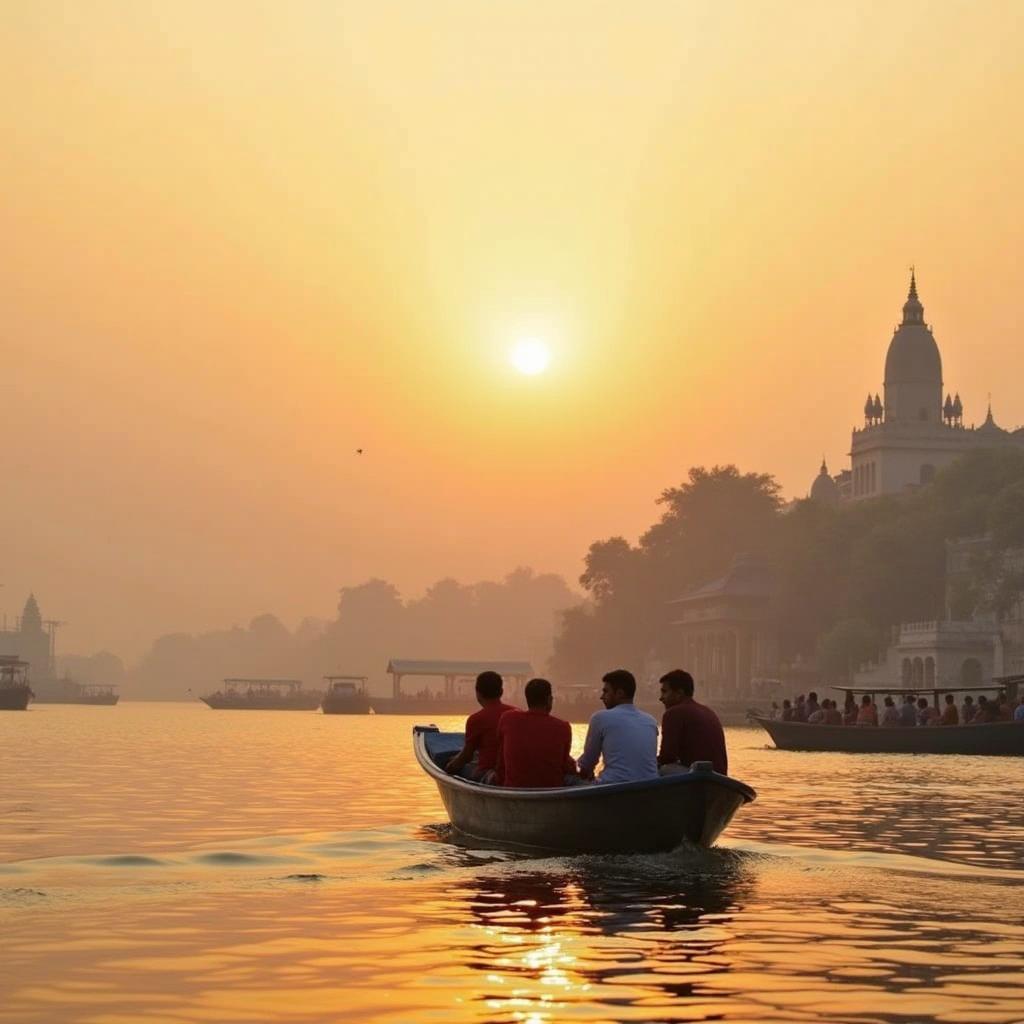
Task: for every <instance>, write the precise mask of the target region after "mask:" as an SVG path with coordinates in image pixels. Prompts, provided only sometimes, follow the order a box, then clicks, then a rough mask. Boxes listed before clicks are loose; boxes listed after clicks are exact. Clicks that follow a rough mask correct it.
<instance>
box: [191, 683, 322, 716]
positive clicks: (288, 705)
mask: <svg viewBox="0 0 1024 1024" xmlns="http://www.w3.org/2000/svg"><path fill="white" fill-rule="evenodd" d="M323 696H324V695H323V693H322V692H321V691H320V690H303V688H302V682H301V681H300V680H298V679H225V680H224V689H223V690H218V691H217V692H216V693H211V694H208V695H207V696H205V697H200V698H199V699H200V700H201V701H202V702H203V703H204V704H208V705H209V706H210V707H211V708H214V709H216V710H218V711H220V710H231V711H314V710H316V708H318V707H319V706H320V701H321V700H323Z"/></svg>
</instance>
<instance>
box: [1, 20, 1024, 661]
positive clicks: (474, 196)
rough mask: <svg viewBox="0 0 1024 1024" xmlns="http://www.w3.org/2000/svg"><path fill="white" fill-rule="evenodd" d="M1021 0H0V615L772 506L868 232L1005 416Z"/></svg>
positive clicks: (838, 346)
mask: <svg viewBox="0 0 1024 1024" xmlns="http://www.w3.org/2000/svg"><path fill="white" fill-rule="evenodd" d="M1021 12H1022V8H1021V4H1020V3H1019V2H1008V3H977V2H969V3H967V2H965V3H956V2H952V0H942V2H931V3H913V2H907V3H884V4H883V3H866V2H865V3H847V4H838V3H820V2H811V3H776V4H767V3H756V2H753V0H751V2H745V3H733V4H729V3H722V2H720V0H715V2H712V3H686V2H682V0H677V2H671V3H656V2H650V0H648V2H644V3H641V4H625V3H620V2H615V3H597V2H595V0H583V2H554V3H552V2H549V0H543V2H541V0H537V2H532V0H531V2H527V0H515V2H503V0H461V2H441V0H429V2H427V0H423V2H412V0H409V2H404V3H397V2H395V3H381V2H379V0H373V2H369V0H368V2H365V3H340V2H335V0H332V2H322V3H321V2H289V3H284V2H279V3H254V2H239V3H229V2H226V0H217V2H213V3H211V2H209V0H203V2H195V3H193V2H183V0H167V2H164V3H159V4H152V3H143V2H141V0H139V2H125V3H105V2H102V0H89V2H74V0H73V2H67V3H53V2H46V0H25V2H13V0H3V2H2V3H0V25H2V38H0V47H2V49H0V95H2V97H3V98H2V100H0V103H2V104H3V106H4V111H3V122H2V123H3V125H4V143H3V153H4V155H3V158H2V160H0V186H2V187H0V228H2V232H3V246H2V248H0V253H2V256H0V259H2V260H3V268H2V270H3V272H2V274H0V314H2V315H0V325H2V334H0V337H2V344H3V351H2V361H0V367H2V376H0V382H2V386H3V396H4V401H3V422H4V435H5V436H4V442H5V443H4V445H3V456H2V465H3V474H4V480H5V484H6V486H5V488H4V501H3V505H2V525H3V537H4V544H3V550H2V553H0V582H2V583H3V584H4V589H3V590H2V591H0V606H2V607H3V609H4V610H6V611H7V613H8V614H13V613H17V612H18V611H20V607H21V604H22V602H23V600H24V597H25V595H26V593H27V592H28V590H29V589H30V588H31V589H34V590H35V591H36V593H37V595H38V596H39V599H40V601H41V604H42V608H43V612H44V614H45V615H50V616H54V617H57V618H61V619H66V620H67V621H68V623H69V625H68V626H66V627H65V629H64V632H63V633H62V635H61V647H62V648H63V649H64V650H66V651H68V650H77V651H82V652H87V651H89V650H93V649H95V648H98V647H101V646H106V647H111V648H113V649H115V650H117V651H119V652H122V653H124V654H126V655H128V656H133V655H135V654H137V653H138V652H139V651H140V650H141V649H142V648H143V647H144V646H145V644H146V643H148V641H149V640H150V639H151V638H152V637H153V636H154V635H155V634H156V633H159V632H165V631H170V630H179V629H184V630H196V629H205V628H212V627H216V626H226V625H230V624H232V623H235V622H245V621H247V620H248V618H249V617H250V616H251V615H253V614H256V613H258V612H262V611H265V610H271V611H275V612H277V613H278V614H280V615H282V616H283V617H284V618H285V620H286V621H289V622H290V623H294V621H295V619H296V618H297V617H298V616H300V615H303V614H308V613H312V614H320V615H324V616H327V615H330V614H331V613H332V611H333V607H334V603H335V600H336V590H337V588H338V587H339V586H342V585H345V584H349V583H355V582H358V581H361V580H362V579H364V578H366V577H368V576H371V575H379V576H384V577H386V578H388V579H390V580H393V581H394V582H395V583H397V584H398V585H399V586H400V587H402V588H403V589H404V590H406V591H407V592H409V593H413V592H416V591H417V590H419V589H421V588H422V587H423V586H424V585H425V584H427V583H429V582H430V581H431V580H433V579H435V578H437V577H439V576H443V575H447V574H454V575H456V576H457V577H459V578H462V579H464V580H471V579H478V578H483V577H495V576H500V575H502V574H504V573H505V572H506V571H508V570H509V569H511V568H513V567H515V566H516V565H517V564H529V565H532V566H534V567H535V568H537V569H538V570H555V571H558V572H562V573H565V574H566V575H567V576H569V577H570V578H575V576H577V575H578V573H579V571H580V560H581V556H582V555H583V553H584V552H585V550H586V547H587V545H588V544H589V542H590V541H591V540H593V539H596V538H599V537H603V536H607V535H610V534H614V533H623V534H625V535H626V536H628V537H631V538H634V537H635V536H636V534H637V533H638V532H639V531H640V530H642V529H643V528H644V527H645V526H647V525H648V524H649V523H650V522H651V521H652V520H653V518H654V517H655V516H656V514H657V510H656V508H655V506H654V504H653V501H654V498H655V497H656V496H657V495H658V493H659V492H660V490H661V489H662V488H664V487H666V486H669V485H671V484H674V483H677V482H679V481H680V480H681V479H682V477H683V476H684V474H685V472H686V469H687V468H688V467H689V466H690V465H693V464H695V463H705V464H711V463H714V462H725V461H731V462H736V463H738V464H739V465H740V466H741V467H742V468H743V469H757V470H763V471H771V472H774V473H776V474H777V476H778V477H779V479H780V481H781V482H782V484H783V486H784V489H785V491H786V493H787V495H801V496H802V495H804V494H805V493H806V491H807V488H808V486H809V484H810V481H811V479H812V478H813V476H814V474H815V472H816V470H817V466H818V463H819V462H820V459H821V456H822V453H825V454H826V455H827V456H828V458H829V465H830V466H831V467H832V468H833V469H838V468H840V466H841V465H842V463H843V460H844V455H845V453H846V452H847V451H848V444H849V430H850V427H851V426H852V425H853V424H854V423H856V422H859V420H860V409H861V407H862V405H863V400H864V395H865V393H866V392H867V391H868V390H869V389H870V390H871V391H875V390H878V391H881V384H882V381H881V377H882V364H883V359H884V356H885V349H886V345H887V344H888V341H889V338H890V336H891V333H892V328H893V325H894V323H895V322H896V321H897V319H898V317H899V311H900V306H901V305H902V302H903V300H904V297H905V292H906V282H907V267H908V265H909V264H910V263H912V262H913V263H916V265H917V268H918V282H919V286H920V292H921V297H922V300H923V302H924V304H925V311H926V317H927V319H928V320H929V321H930V322H931V323H932V324H933V325H934V328H935V334H936V338H937V340H938V342H939V345H940V348H941V350H942V355H943V361H944V371H945V379H946V381H947V386H948V387H949V388H950V390H953V389H958V390H959V391H960V394H961V396H962V397H963V400H964V403H965V406H966V413H967V420H968V422H970V421H971V420H977V421H978V422H980V421H981V419H982V418H983V417H984V411H985V410H984V406H985V401H986V396H987V393H988V392H989V391H991V392H992V393H993V404H994V408H995V412H996V416H997V419H998V420H999V421H1000V422H1001V423H1002V424H1003V425H1005V426H1015V425H1017V424H1018V423H1020V422H1021V421H1022V420H1024V394H1022V388H1021V384H1020V380H1021V377H1022V373H1021V371H1022V369H1024V366H1022V363H1024V360H1022V356H1021V340H1022V339H1021V328H1020V324H1021V320H1022V313H1024V298H1022V296H1024V271H1022V269H1021V267H1022V262H1021V243H1022V234H1024V145H1022V141H1021V131H1020V117H1021V109H1022V101H1024V29H1022V24H1024V19H1022V18H1021ZM522 336H539V337H541V338H542V339H544V340H545V341H546V343H547V344H548V345H549V346H550V348H551V351H552V355H553V359H552V364H551V367H550V369H549V371H548V372H547V373H545V374H542V375H539V376H536V377H527V376H523V375H520V374H518V373H517V372H516V371H515V370H514V369H512V368H511V367H510V366H509V364H508V361H507V351H508V349H509V348H510V347H511V345H512V344H513V343H514V342H515V340H516V339H517V338H519V337H522ZM358 447H362V448H364V449H365V454H364V455H363V456H358V455H356V454H355V453H354V450H355V449H356V448H358ZM397 653H403V652H397ZM404 653H410V654H415V652H404Z"/></svg>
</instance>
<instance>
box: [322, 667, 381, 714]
mask: <svg viewBox="0 0 1024 1024" xmlns="http://www.w3.org/2000/svg"><path fill="white" fill-rule="evenodd" d="M324 681H325V682H326V683H327V692H326V693H325V694H324V699H323V703H322V704H321V705H320V707H321V708H322V709H323V713H324V714H325V715H366V714H369V712H370V698H369V696H368V695H367V693H366V676H324Z"/></svg>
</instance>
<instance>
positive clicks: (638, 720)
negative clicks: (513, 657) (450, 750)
mask: <svg viewBox="0 0 1024 1024" xmlns="http://www.w3.org/2000/svg"><path fill="white" fill-rule="evenodd" d="M602 684H603V686H602V690H601V703H602V704H604V709H603V710H601V711H597V712H595V713H594V715H593V716H592V717H591V719H590V723H589V725H588V727H587V737H586V740H585V742H584V744H583V752H582V753H581V754H580V757H579V760H578V761H577V760H575V759H574V758H573V757H572V753H571V749H572V727H571V726H570V725H569V723H568V722H567V721H565V720H564V719H561V718H556V717H555V715H553V714H552V709H553V707H554V690H553V688H552V686H551V683H550V682H549V681H548V680H547V679H531V680H530V681H529V682H528V683H527V684H526V686H525V688H524V690H523V696H524V698H525V702H526V708H525V710H521V709H519V708H516V707H514V706H512V705H511V704H506V703H505V702H504V700H503V699H502V698H503V695H504V684H503V681H502V678H501V676H500V675H499V674H498V673H497V672H491V671H488V672H481V673H480V675H479V676H477V679H476V699H477V703H478V704H479V705H480V710H479V711H476V712H474V713H473V714H472V715H470V716H469V718H468V719H467V720H466V732H465V739H464V742H463V747H462V749H461V750H460V751H459V752H458V753H457V754H455V755H453V756H452V757H451V759H450V760H449V761H448V763H447V765H446V766H445V768H446V770H447V771H448V773H449V774H452V775H458V776H461V777H462V778H465V779H469V780H470V781H473V782H481V783H485V784H488V785H497V786H515V787H527V788H548V787H557V786H567V785H569V786H571V785H589V784H600V785H607V784H610V783H617V782H642V781H645V780H648V779H656V778H658V777H659V776H661V775H672V774H675V773H678V772H686V771H689V770H690V766H691V765H692V764H694V763H696V762H698V761H708V762H710V763H711V766H712V768H713V769H714V770H715V771H716V772H721V774H723V775H725V774H727V773H728V770H729V763H728V756H727V754H726V749H725V732H724V730H723V729H722V724H721V722H720V721H719V720H718V716H717V715H716V714H715V712H714V711H712V709H711V708H709V707H706V706H705V705H703V704H699V703H698V702H697V701H695V700H694V699H693V692H694V685H693V677H692V676H691V675H690V673H689V672H685V671H683V670H682V669H675V670H673V671H672V672H668V673H666V674H665V675H664V676H662V677H661V697H660V700H661V703H662V704H663V705H664V706H665V712H664V714H663V715H662V718H661V729H660V735H661V742H660V745H659V742H658V737H659V728H658V723H657V721H655V719H654V718H653V717H652V716H651V715H649V714H647V712H645V711H641V710H640V709H639V708H638V707H636V705H635V704H634V703H633V700H634V697H635V696H636V679H635V678H634V677H633V674H632V673H631V672H629V671H627V670H626V669H621V668H620V669H615V670H614V671H612V672H609V673H607V674H606V675H605V676H604V677H603V678H602ZM599 768H600V770H599Z"/></svg>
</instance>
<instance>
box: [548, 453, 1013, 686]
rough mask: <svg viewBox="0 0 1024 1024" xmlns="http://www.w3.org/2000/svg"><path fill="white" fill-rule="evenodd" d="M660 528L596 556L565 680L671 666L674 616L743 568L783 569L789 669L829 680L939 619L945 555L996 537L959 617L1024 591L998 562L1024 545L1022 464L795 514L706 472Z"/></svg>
mask: <svg viewBox="0 0 1024 1024" xmlns="http://www.w3.org/2000/svg"><path fill="white" fill-rule="evenodd" d="M658 504H659V505H661V506H662V514H661V517H660V519H659V520H658V521H657V522H656V523H654V524H653V525H652V526H651V527H650V529H648V530H647V531H646V532H645V533H644V534H643V535H642V536H641V537H640V539H639V542H638V543H637V544H635V545H634V544H630V543H628V542H627V541H626V540H625V539H623V538H622V537H612V538H610V539H608V540H603V541H598V542H596V543H594V544H592V545H591V546H590V550H589V552H588V553H587V557H586V569H585V572H584V573H583V575H582V576H581V578H580V582H581V583H582V585H583V587H584V588H585V590H586V591H587V593H588V596H589V600H588V601H586V602H585V603H582V604H580V605H578V606H576V607H574V608H571V609H569V610H568V611H566V612H565V613H564V614H563V616H562V622H561V629H560V630H559V633H558V636H557V638H556V641H555V650H554V654H553V657H552V662H551V667H552V671H553V673H554V674H555V676H557V677H558V678H561V679H564V680H567V681H570V680H586V679H593V678H594V677H595V676H596V675H597V674H599V672H600V671H601V670H602V667H606V666H608V665H611V664H625V665H632V666H640V665H641V664H643V662H644V659H645V657H647V656H649V655H654V656H656V657H663V658H664V657H672V656H673V654H674V650H675V648H674V645H673V633H672V627H671V625H670V620H671V618H672V615H673V611H672V607H671V605H669V603H668V602H670V601H671V600H672V599H673V598H677V597H680V596H682V595H683V594H684V593H686V592H687V591H688V590H690V589H691V588H692V587H695V586H698V585H700V584H702V583H706V582H708V581H709V580H712V579H714V578H716V577H717V576H720V575H722V574H723V573H725V571H726V570H727V569H728V567H729V565H730V564H731V562H732V560H733V558H734V557H735V556H736V555H738V554H746V555H751V556H754V557H758V558H762V559H764V560H766V561H767V562H769V563H770V564H772V565H773V566H774V567H775V570H776V573H777V579H778V596H777V606H776V607H777V614H778V618H779V624H780V645H781V649H780V653H781V657H782V658H783V660H791V659H795V658H796V657H797V656H800V657H802V658H804V659H806V658H811V657H815V658H817V659H818V664H819V667H820V668H821V670H822V671H823V672H824V673H825V675H826V676H833V677H834V676H839V675H842V674H843V673H844V672H845V671H846V668H847V666H848V665H850V664H851V663H852V664H857V663H859V662H862V661H865V660H867V659H868V658H870V657H872V656H874V655H875V654H876V653H877V652H878V651H880V650H881V648H882V647H884V645H885V643H886V640H887V637H888V630H889V627H890V626H892V625H895V624H897V623H900V622H909V621H919V620H926V619H936V618H942V617H943V615H944V612H945V602H946V588H945V554H946V549H945V542H946V541H947V540H954V539H957V538H961V537H968V536H977V535H980V534H985V533H991V534H992V537H993V546H992V552H991V554H990V557H989V558H988V560H987V562H986V563H984V564H979V565H978V566H977V567H976V572H975V574H974V576H973V577H972V579H971V580H970V581H969V582H968V583H967V584H966V585H965V586H963V587H962V588H961V589H962V592H961V593H957V594H955V595H953V596H954V601H955V603H956V604H957V607H955V608H953V609H952V610H953V613H954V616H955V617H959V618H966V617H968V616H969V615H970V614H971V613H972V611H973V610H974V609H975V608H976V607H980V606H985V607H986V608H987V609H988V610H991V611H994V612H996V613H997V614H1000V613H1003V612H1005V611H1006V610H1007V609H1008V608H1009V607H1010V606H1011V605H1012V604H1013V603H1014V602H1015V601H1016V600H1017V599H1019V595H1020V594H1021V591H1022V590H1024V579H1020V578H1018V576H1019V574H1014V573H1009V572H1006V571H1004V570H1003V569H1002V567H1001V566H1002V563H1001V560H1000V559H999V558H998V553H999V551H1001V550H1005V549H1006V548H1009V547H1014V546H1018V545H1021V544H1024V452H1022V451H1020V450H1019V449H1000V450H985V451H975V452H972V453H969V454H967V455H965V456H964V457H963V458H962V459H960V460H958V461H957V462H956V463H954V464H953V465H952V466H950V467H948V468H947V469H946V470H944V471H943V472H941V473H939V474H938V475H937V476H936V478H935V480H934V481H933V482H932V483H931V484H929V485H928V486H926V487H923V488H921V489H919V490H917V491H915V492H914V493H912V494H910V495H907V496H901V497H887V498H879V499H877V500H873V501H864V502H857V503H849V504H842V505H836V506H828V505H822V504H818V503H816V502H813V501H810V500H802V501H797V502H794V503H792V504H790V505H788V506H787V505H785V504H784V503H783V502H782V500H781V498H780V495H779V485H778V484H777V482H776V481H775V479H774V478H773V477H772V476H770V475H768V474H763V473H741V472H740V471H739V470H738V469H737V468H736V467H735V466H715V467H713V468H711V469H706V468H703V467H697V468H694V469H691V470H690V473H689V477H688V479H687V480H686V481H685V482H684V483H682V484H680V485H679V486H678V487H673V488H670V489H669V490H666V491H665V492H664V493H663V494H662V495H661V497H660V498H659V499H658Z"/></svg>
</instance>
